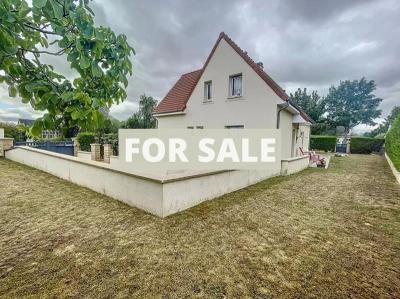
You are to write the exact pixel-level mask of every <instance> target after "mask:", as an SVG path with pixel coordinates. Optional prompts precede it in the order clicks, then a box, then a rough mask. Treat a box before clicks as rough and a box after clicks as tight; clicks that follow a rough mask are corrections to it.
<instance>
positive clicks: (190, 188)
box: [6, 147, 308, 217]
mask: <svg viewBox="0 0 400 299" xmlns="http://www.w3.org/2000/svg"><path fill="white" fill-rule="evenodd" d="M81 156H82V153H81ZM83 156H85V157H83ZM83 156H82V157H72V156H67V155H62V154H57V153H53V152H49V151H43V150H39V149H35V148H30V147H15V148H13V149H12V150H8V151H7V152H6V158H7V159H10V160H13V161H16V162H19V163H23V164H26V165H28V166H31V167H34V168H37V169H40V170H43V171H45V172H48V173H51V174H53V175H55V176H57V177H60V178H62V179H65V180H68V181H71V182H73V183H75V184H78V185H80V186H84V187H87V188H90V189H92V190H94V191H96V192H99V193H102V194H105V195H108V196H110V197H112V198H115V199H117V200H120V201H122V202H124V203H126V204H128V205H130V206H134V207H137V208H140V209H143V210H145V211H147V212H150V213H152V214H155V215H157V216H160V217H166V216H168V215H171V214H174V213H176V212H179V211H183V210H185V209H187V208H190V207H193V206H195V205H197V204H199V203H201V202H203V201H206V200H209V199H212V198H215V197H217V196H220V195H223V194H226V193H229V192H232V191H235V190H238V189H241V188H244V187H247V186H249V185H252V184H255V183H257V182H259V181H262V180H264V179H266V178H269V177H273V176H278V175H280V172H281V168H280V167H279V165H277V166H275V168H272V167H271V169H266V170H227V171H197V172H193V171H192V172H189V171H175V172H170V173H166V174H163V175H161V174H148V173H146V174H143V173H139V172H137V173H136V172H128V171H126V170H123V169H118V168H117V165H121V161H119V159H118V157H115V156H112V157H111V159H110V160H111V163H110V164H107V163H102V162H95V161H91V160H88V159H87V157H86V156H87V155H86V154H83ZM295 161H299V162H295ZM304 161H305V159H304V158H301V159H297V160H293V161H290V162H287V164H288V172H290V173H293V172H294V171H296V170H298V169H300V170H301V169H304V168H303V164H304ZM307 162H308V160H307Z"/></svg>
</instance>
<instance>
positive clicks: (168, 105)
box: [154, 31, 311, 119]
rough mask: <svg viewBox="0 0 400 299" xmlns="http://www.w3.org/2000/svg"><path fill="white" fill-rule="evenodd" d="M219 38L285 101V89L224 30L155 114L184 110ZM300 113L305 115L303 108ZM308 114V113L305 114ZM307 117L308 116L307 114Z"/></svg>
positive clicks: (179, 81) (167, 95) (176, 83)
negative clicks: (205, 58)
mask: <svg viewBox="0 0 400 299" xmlns="http://www.w3.org/2000/svg"><path fill="white" fill-rule="evenodd" d="M221 39H225V41H226V42H227V43H228V44H229V45H230V46H231V47H232V49H233V50H234V51H236V53H238V55H239V56H240V57H241V58H242V59H243V60H244V61H245V62H247V64H248V65H249V66H250V67H251V68H252V69H253V70H254V71H255V72H256V73H257V74H258V75H259V76H260V78H261V79H262V80H263V81H264V82H265V83H266V84H267V85H268V86H269V87H270V88H271V89H272V90H273V91H274V92H275V93H276V95H277V96H278V97H279V98H280V99H281V100H283V101H285V102H287V101H288V100H289V96H288V95H287V93H286V92H285V90H284V89H283V88H282V87H280V86H279V84H278V83H276V82H275V81H274V80H273V79H272V78H271V77H270V76H269V75H268V74H267V73H266V72H265V71H264V69H263V68H262V67H260V66H259V65H258V64H257V63H256V62H255V61H254V60H253V59H252V58H251V57H250V56H249V55H248V53H247V51H244V50H243V49H242V48H240V47H239V46H238V45H237V44H236V43H235V42H234V41H233V40H232V39H231V38H230V37H229V36H228V35H227V34H226V33H225V32H223V31H222V32H221V33H220V34H219V37H218V40H217V41H216V43H215V44H214V47H213V48H212V50H211V52H210V54H209V55H208V57H207V60H206V62H205V63H204V65H203V67H202V68H201V69H197V70H194V71H191V72H188V73H185V74H182V75H181V77H180V78H179V79H178V81H176V82H175V84H174V86H173V87H172V88H171V89H170V90H169V91H168V93H167V94H166V96H165V97H164V98H163V99H162V100H161V102H160V103H159V104H158V105H157V107H156V108H155V110H154V113H155V114H163V113H170V112H177V111H184V110H185V109H186V104H187V102H188V100H189V98H190V97H191V95H192V93H193V90H194V88H195V87H196V85H197V83H198V82H199V80H200V77H201V76H202V75H203V72H204V70H205V69H206V67H207V65H208V63H209V62H210V60H211V57H212V56H213V55H214V52H215V50H216V48H217V47H218V45H219V42H220V41H221ZM301 112H302V113H304V114H305V115H307V114H306V113H305V112H304V111H303V110H301ZM307 116H308V115H307ZM308 117H309V116H308ZM310 119H311V118H310Z"/></svg>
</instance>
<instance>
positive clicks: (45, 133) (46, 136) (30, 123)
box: [18, 118, 60, 139]
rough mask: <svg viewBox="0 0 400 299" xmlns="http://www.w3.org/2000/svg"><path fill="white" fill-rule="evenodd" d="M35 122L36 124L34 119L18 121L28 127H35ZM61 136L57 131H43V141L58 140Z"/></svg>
mask: <svg viewBox="0 0 400 299" xmlns="http://www.w3.org/2000/svg"><path fill="white" fill-rule="evenodd" d="M34 122H35V120H34V119H23V118H20V119H18V124H19V125H24V126H26V127H31V126H33V124H34ZM59 136H60V134H59V132H58V131H57V130H43V131H42V138H43V139H52V138H57V137H59Z"/></svg>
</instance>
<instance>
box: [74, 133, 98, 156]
mask: <svg viewBox="0 0 400 299" xmlns="http://www.w3.org/2000/svg"><path fill="white" fill-rule="evenodd" d="M76 138H77V139H78V142H79V144H80V147H81V151H86V152H90V144H91V143H95V142H96V134H95V133H90V132H82V133H79V134H78V136H76Z"/></svg>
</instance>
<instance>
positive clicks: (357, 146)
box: [350, 137, 385, 154]
mask: <svg viewBox="0 0 400 299" xmlns="http://www.w3.org/2000/svg"><path fill="white" fill-rule="evenodd" d="M384 143H385V139H383V138H372V137H352V138H351V141H350V153H352V154H370V153H372V152H379V151H380V150H381V149H382V146H383V144H384Z"/></svg>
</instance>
